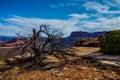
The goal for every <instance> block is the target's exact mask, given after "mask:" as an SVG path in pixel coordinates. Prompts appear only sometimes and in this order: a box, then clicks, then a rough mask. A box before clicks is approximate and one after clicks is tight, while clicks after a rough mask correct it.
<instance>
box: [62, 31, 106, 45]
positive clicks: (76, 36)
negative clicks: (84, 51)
mask: <svg viewBox="0 0 120 80" xmlns="http://www.w3.org/2000/svg"><path fill="white" fill-rule="evenodd" d="M105 33H107V31H101V32H93V33H90V32H84V31H74V32H72V33H71V35H70V36H68V37H66V38H63V41H64V42H68V43H71V42H74V41H75V40H77V39H82V38H88V37H91V38H98V37H100V36H102V35H104V34H105Z"/></svg>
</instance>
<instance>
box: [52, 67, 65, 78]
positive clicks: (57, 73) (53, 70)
mask: <svg viewBox="0 0 120 80" xmlns="http://www.w3.org/2000/svg"><path fill="white" fill-rule="evenodd" d="M50 72H51V74H52V75H54V76H57V77H59V76H62V75H63V73H62V72H61V71H59V70H55V69H52V70H50Z"/></svg>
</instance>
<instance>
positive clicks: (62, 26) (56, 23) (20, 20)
mask: <svg viewBox="0 0 120 80" xmlns="http://www.w3.org/2000/svg"><path fill="white" fill-rule="evenodd" d="M4 21H6V22H7V23H9V24H12V25H16V26H20V27H21V28H23V30H30V29H32V28H33V27H35V28H37V29H39V26H40V25H41V24H48V25H49V24H50V25H51V28H52V29H59V30H60V31H62V32H63V33H64V34H65V36H68V35H70V33H71V32H72V31H76V30H79V29H80V28H78V27H77V26H76V24H77V23H78V22H77V21H73V20H71V19H68V20H57V19H40V18H25V17H20V16H13V17H12V18H4Z"/></svg>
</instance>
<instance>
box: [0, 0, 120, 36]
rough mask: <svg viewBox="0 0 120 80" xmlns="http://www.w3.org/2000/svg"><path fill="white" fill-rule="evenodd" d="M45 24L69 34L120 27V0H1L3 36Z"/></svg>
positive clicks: (27, 32) (0, 15)
mask: <svg viewBox="0 0 120 80" xmlns="http://www.w3.org/2000/svg"><path fill="white" fill-rule="evenodd" d="M41 24H48V25H51V28H52V29H59V30H60V31H62V32H63V33H64V34H65V36H68V35H70V33H71V32H72V31H88V32H95V31H108V30H115V29H120V0H0V35H8V36H15V35H16V33H18V32H19V33H21V34H22V35H25V34H29V33H30V32H31V30H32V28H37V29H39V25H41Z"/></svg>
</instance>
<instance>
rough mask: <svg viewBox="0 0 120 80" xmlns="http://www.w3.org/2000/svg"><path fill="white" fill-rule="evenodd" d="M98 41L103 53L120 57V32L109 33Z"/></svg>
mask: <svg viewBox="0 0 120 80" xmlns="http://www.w3.org/2000/svg"><path fill="white" fill-rule="evenodd" d="M98 40H99V41H100V48H101V51H102V52H104V53H106V54H110V55H120V30H114V31H110V32H107V33H106V34H105V35H103V36H101V37H99V39H98Z"/></svg>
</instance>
